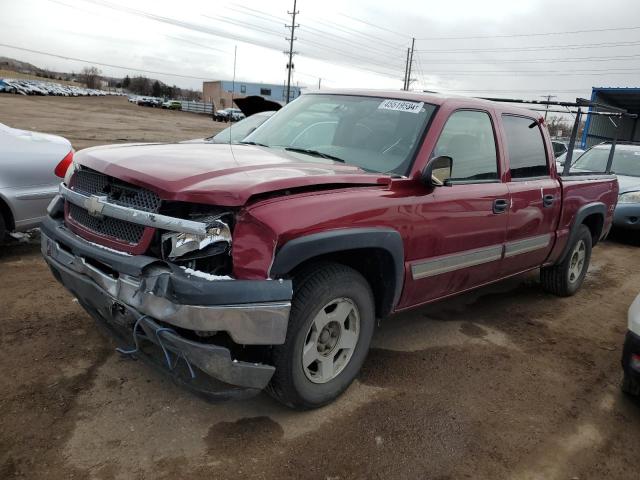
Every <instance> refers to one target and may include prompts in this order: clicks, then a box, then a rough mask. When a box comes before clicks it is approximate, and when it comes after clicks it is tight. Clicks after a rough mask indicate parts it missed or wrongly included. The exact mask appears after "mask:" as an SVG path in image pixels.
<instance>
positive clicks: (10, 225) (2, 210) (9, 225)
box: [0, 195, 16, 232]
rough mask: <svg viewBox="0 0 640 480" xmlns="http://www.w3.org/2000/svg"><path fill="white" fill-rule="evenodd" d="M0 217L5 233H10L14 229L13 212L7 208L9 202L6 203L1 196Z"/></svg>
mask: <svg viewBox="0 0 640 480" xmlns="http://www.w3.org/2000/svg"><path fill="white" fill-rule="evenodd" d="M0 215H1V216H2V218H3V219H4V224H5V228H6V229H7V232H11V231H12V230H14V229H15V228H16V224H15V218H14V216H13V211H12V210H11V207H10V206H9V202H7V200H6V199H5V198H4V197H3V196H2V195H0Z"/></svg>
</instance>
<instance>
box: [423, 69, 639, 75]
mask: <svg viewBox="0 0 640 480" xmlns="http://www.w3.org/2000/svg"><path fill="white" fill-rule="evenodd" d="M430 73H433V74H437V75H443V76H461V77H500V76H511V75H515V76H531V77H540V76H546V75H551V74H553V75H554V76H556V77H557V76H561V77H573V76H598V75H602V74H611V75H637V74H638V73H640V69H638V68H635V69H620V70H589V71H584V70H580V71H566V70H548V71H544V70H542V71H535V70H524V71H502V72H500V71H494V72H458V71H448V72H437V71H433V72H430Z"/></svg>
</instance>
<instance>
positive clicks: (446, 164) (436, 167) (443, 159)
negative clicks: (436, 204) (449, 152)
mask: <svg viewBox="0 0 640 480" xmlns="http://www.w3.org/2000/svg"><path fill="white" fill-rule="evenodd" d="M452 170H453V159H452V158H451V157H448V156H446V155H441V156H439V157H435V158H432V159H431V160H429V163H427V165H426V166H425V167H424V169H423V170H422V175H421V176H420V179H421V181H422V183H423V184H425V185H426V186H427V187H441V186H443V185H448V184H447V180H449V178H451V172H452Z"/></svg>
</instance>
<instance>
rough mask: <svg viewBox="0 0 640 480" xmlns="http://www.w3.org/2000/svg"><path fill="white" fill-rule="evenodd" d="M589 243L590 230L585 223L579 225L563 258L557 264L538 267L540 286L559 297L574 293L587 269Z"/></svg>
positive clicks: (589, 258)
mask: <svg viewBox="0 0 640 480" xmlns="http://www.w3.org/2000/svg"><path fill="white" fill-rule="evenodd" d="M591 243H592V240H591V232H590V231H589V229H588V228H587V227H586V226H585V225H580V228H579V229H578V235H576V238H575V239H574V240H573V243H572V245H571V247H570V250H569V253H568V254H567V256H566V257H565V259H564V260H563V261H562V262H561V263H559V264H557V265H553V266H551V267H543V268H542V269H540V281H541V282H542V288H544V290H545V291H547V292H549V293H553V294H554V295H558V296H560V297H569V296H571V295H573V294H574V293H576V292H577V291H578V289H579V288H580V286H581V285H582V282H583V281H584V277H585V276H586V274H587V270H588V269H589V262H590V261H591Z"/></svg>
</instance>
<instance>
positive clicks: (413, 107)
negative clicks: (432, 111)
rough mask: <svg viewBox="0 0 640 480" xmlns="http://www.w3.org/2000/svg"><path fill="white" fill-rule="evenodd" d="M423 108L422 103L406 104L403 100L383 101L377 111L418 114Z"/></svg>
mask: <svg viewBox="0 0 640 480" xmlns="http://www.w3.org/2000/svg"><path fill="white" fill-rule="evenodd" d="M422 107H424V102H407V101H404V100H391V99H389V100H383V101H382V103H381V104H380V105H378V109H380V110H396V111H398V112H410V113H420V110H422Z"/></svg>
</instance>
